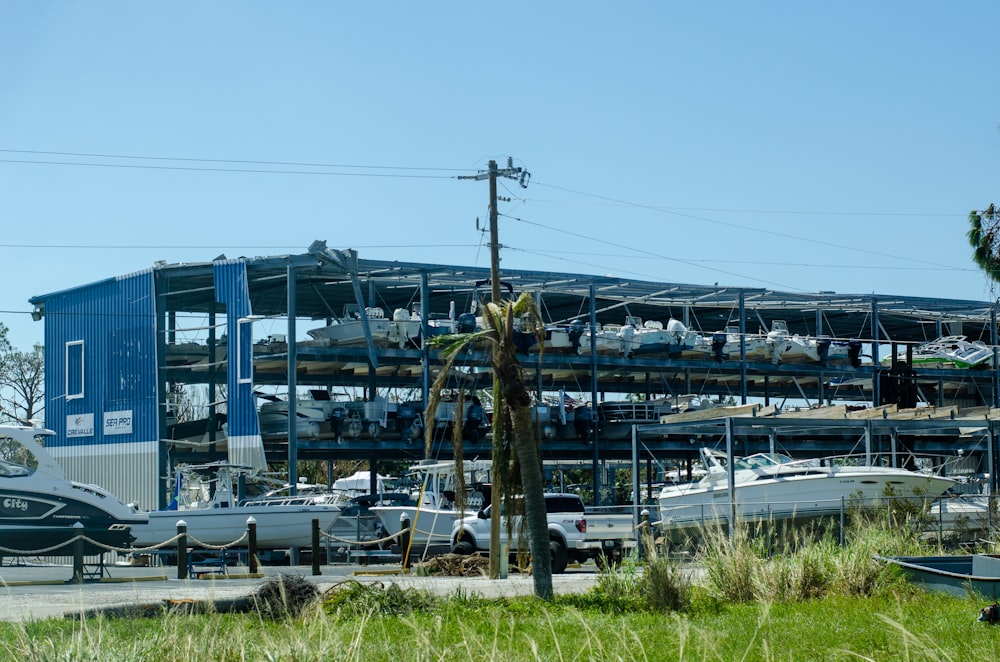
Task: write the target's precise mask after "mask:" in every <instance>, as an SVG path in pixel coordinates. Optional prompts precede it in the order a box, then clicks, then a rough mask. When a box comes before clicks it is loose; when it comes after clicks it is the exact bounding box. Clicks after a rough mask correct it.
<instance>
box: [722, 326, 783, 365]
mask: <svg viewBox="0 0 1000 662" xmlns="http://www.w3.org/2000/svg"><path fill="white" fill-rule="evenodd" d="M743 337H744V341H743V345H744V352H745V354H746V360H747V361H767V360H768V359H770V358H771V355H772V354H771V349H772V346H771V343H769V342H768V341H767V336H766V335H764V334H758V335H754V334H750V333H747V334H743ZM712 353H713V355H714V358H715V359H716V360H717V361H739V360H740V328H739V327H738V326H727V327H726V328H725V329H724V330H722V331H716V332H715V333H713V334H712Z"/></svg>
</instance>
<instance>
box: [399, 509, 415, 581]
mask: <svg viewBox="0 0 1000 662" xmlns="http://www.w3.org/2000/svg"><path fill="white" fill-rule="evenodd" d="M399 529H400V538H399V549H400V560H401V561H402V564H403V572H409V570H410V534H411V533H412V532H411V531H410V513H402V514H400V516H399Z"/></svg>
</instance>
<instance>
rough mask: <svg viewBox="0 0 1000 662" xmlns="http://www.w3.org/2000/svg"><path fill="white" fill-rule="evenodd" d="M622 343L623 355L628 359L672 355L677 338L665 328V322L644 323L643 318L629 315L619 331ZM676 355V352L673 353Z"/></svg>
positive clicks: (648, 321) (650, 321) (652, 321)
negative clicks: (648, 355)
mask: <svg viewBox="0 0 1000 662" xmlns="http://www.w3.org/2000/svg"><path fill="white" fill-rule="evenodd" d="M618 336H619V337H620V338H621V341H622V354H624V355H625V356H627V357H633V356H638V355H641V354H659V353H665V352H666V353H671V348H672V347H673V346H674V341H675V337H674V335H673V334H671V333H670V331H668V330H667V329H664V328H663V322H657V321H656V320H647V321H645V322H643V321H642V318H641V317H635V316H634V315H629V316H628V317H626V318H625V324H624V325H623V326H622V327H621V328H620V329H619V330H618ZM672 353H676V352H672Z"/></svg>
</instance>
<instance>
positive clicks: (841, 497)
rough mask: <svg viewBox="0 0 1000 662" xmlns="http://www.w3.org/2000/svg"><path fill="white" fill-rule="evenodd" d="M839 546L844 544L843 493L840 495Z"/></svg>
mask: <svg viewBox="0 0 1000 662" xmlns="http://www.w3.org/2000/svg"><path fill="white" fill-rule="evenodd" d="M840 546H841V547H843V546H844V495H843V494H841V495H840Z"/></svg>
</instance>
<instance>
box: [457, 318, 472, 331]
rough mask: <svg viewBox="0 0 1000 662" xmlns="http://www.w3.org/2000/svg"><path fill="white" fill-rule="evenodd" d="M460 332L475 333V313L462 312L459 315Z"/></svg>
mask: <svg viewBox="0 0 1000 662" xmlns="http://www.w3.org/2000/svg"><path fill="white" fill-rule="evenodd" d="M457 326H458V332H459V333H475V331H476V316H475V315H474V314H473V313H462V314H461V315H459V316H458V325H457Z"/></svg>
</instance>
